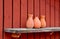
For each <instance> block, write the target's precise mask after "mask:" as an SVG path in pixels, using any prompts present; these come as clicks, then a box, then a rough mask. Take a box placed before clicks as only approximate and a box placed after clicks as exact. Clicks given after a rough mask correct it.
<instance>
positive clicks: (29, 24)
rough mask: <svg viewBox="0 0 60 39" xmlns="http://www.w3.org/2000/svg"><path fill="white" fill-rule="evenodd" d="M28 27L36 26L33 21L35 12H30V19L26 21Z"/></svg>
mask: <svg viewBox="0 0 60 39" xmlns="http://www.w3.org/2000/svg"><path fill="white" fill-rule="evenodd" d="M26 27H27V28H33V27H34V21H33V14H28V20H27V22H26Z"/></svg>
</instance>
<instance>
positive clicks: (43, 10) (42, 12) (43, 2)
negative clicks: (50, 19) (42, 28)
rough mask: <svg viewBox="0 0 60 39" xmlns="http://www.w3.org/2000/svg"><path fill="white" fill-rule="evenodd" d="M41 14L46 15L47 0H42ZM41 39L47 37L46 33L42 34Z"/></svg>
mask: <svg viewBox="0 0 60 39" xmlns="http://www.w3.org/2000/svg"><path fill="white" fill-rule="evenodd" d="M39 5H40V16H41V15H45V0H40V4H39ZM40 39H45V33H41V34H40Z"/></svg>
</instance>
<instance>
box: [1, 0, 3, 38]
mask: <svg viewBox="0 0 60 39" xmlns="http://www.w3.org/2000/svg"><path fill="white" fill-rule="evenodd" d="M2 4H3V3H2V0H0V39H2V35H3V32H2V28H3V26H2V23H3V22H2V21H3V15H2V14H3V12H2V10H3V9H2V8H3V7H2Z"/></svg>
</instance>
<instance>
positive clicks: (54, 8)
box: [0, 0, 60, 39]
mask: <svg viewBox="0 0 60 39" xmlns="http://www.w3.org/2000/svg"><path fill="white" fill-rule="evenodd" d="M2 2H3V0H0V39H13V38H11V34H10V33H4V35H3V32H2V31H3V29H2V28H3V25H2V24H3V11H2V10H3V6H2V5H3V3H2ZM12 7H13V8H12ZM29 13H33V15H34V18H35V16H38V17H39V18H40V16H41V15H45V16H46V22H47V26H46V27H60V21H59V19H60V18H59V17H60V0H13V5H12V0H4V29H5V28H12V27H13V28H20V27H21V28H26V21H27V14H29ZM12 14H13V16H12ZM12 17H13V18H12ZM12 19H13V20H12ZM12 21H13V22H12ZM12 25H13V26H12ZM59 34H60V32H54V33H53V34H52V35H50V33H44V32H42V33H28V34H27V33H22V34H21V37H20V38H18V39H60V35H59ZM2 36H3V38H2Z"/></svg>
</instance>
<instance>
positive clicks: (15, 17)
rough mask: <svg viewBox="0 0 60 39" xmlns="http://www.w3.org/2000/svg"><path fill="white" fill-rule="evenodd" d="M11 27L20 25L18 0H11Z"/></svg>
mask: <svg viewBox="0 0 60 39" xmlns="http://www.w3.org/2000/svg"><path fill="white" fill-rule="evenodd" d="M13 27H14V28H19V27H20V0H13Z"/></svg>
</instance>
